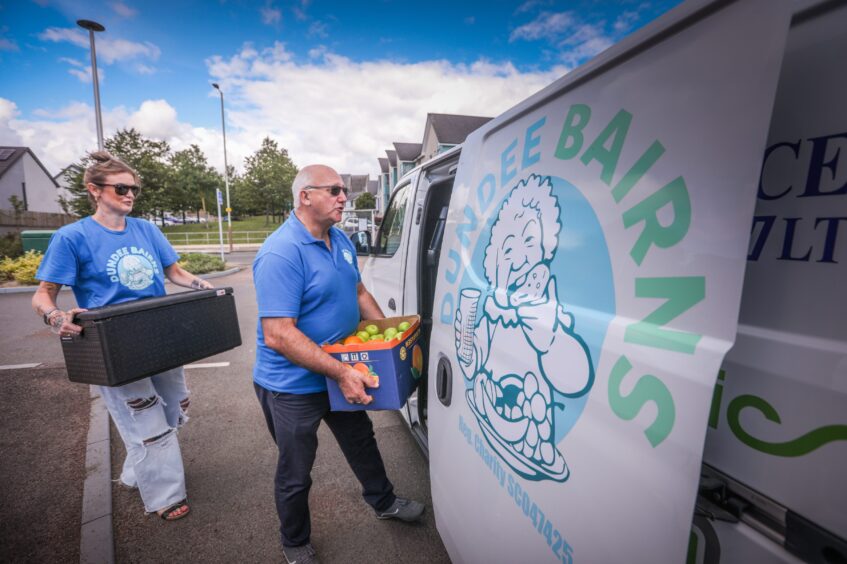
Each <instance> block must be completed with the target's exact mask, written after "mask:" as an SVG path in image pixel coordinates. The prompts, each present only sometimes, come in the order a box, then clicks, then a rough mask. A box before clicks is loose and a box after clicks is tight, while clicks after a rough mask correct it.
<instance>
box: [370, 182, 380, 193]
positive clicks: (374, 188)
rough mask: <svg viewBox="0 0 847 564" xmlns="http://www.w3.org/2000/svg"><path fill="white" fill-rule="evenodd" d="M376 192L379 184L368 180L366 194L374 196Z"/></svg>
mask: <svg viewBox="0 0 847 564" xmlns="http://www.w3.org/2000/svg"><path fill="white" fill-rule="evenodd" d="M377 190H379V182H377V181H376V180H370V179H368V192H370V193H371V194H374V195H375V194H376V192H377Z"/></svg>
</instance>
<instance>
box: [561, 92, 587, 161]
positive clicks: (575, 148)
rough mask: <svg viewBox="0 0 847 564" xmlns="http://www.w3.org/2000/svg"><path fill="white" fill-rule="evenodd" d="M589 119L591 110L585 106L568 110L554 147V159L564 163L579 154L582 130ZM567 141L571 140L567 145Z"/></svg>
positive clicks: (576, 105) (578, 105)
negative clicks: (557, 141)
mask: <svg viewBox="0 0 847 564" xmlns="http://www.w3.org/2000/svg"><path fill="white" fill-rule="evenodd" d="M589 119H591V108H589V107H588V106H586V105H585V104H574V105H572V106H571V109H570V110H568V116H567V117H566V118H565V123H564V124H563V125H562V134H561V135H560V136H559V143H558V144H557V145H556V153H555V155H556V158H557V159H562V160H563V161H566V160H568V159H572V158H574V157H575V156H577V154H579V151H580V149H582V142H583V137H582V130H583V129H584V128H585V125H586V124H587V123H588V120H589ZM568 140H572V142H571V143H570V145H568Z"/></svg>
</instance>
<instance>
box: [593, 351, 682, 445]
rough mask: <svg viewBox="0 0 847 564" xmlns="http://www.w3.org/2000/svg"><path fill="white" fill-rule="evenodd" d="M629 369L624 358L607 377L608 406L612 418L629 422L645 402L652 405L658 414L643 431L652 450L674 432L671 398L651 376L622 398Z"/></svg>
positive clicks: (674, 417) (673, 412) (629, 366)
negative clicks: (622, 388)
mask: <svg viewBox="0 0 847 564" xmlns="http://www.w3.org/2000/svg"><path fill="white" fill-rule="evenodd" d="M631 368H632V364H630V362H629V360H628V359H627V358H626V356H622V357H620V359H618V362H617V363H616V364H615V366H614V367H613V368H612V373H611V374H609V406H610V407H611V408H612V411H614V412H615V415H617V416H618V417H620V418H621V419H624V420H626V421H630V420H632V419H634V418H635V416H636V415H638V413H639V412H640V411H641V408H643V407H644V405H646V404H647V402H649V401H652V402H654V403H655V404H656V408H657V411H658V413H657V414H656V419H655V420H654V421H653V423H652V424H651V425H650V426H649V427H647V428H646V429H645V430H644V435H645V436H646V437H647V440H648V441H650V444H651V445H653V447H654V448H655V447H657V446H659V444H660V443H661V442H662V441H664V440H665V439H666V438H668V435H670V434H671V430H672V429H673V424H674V420H675V419H676V407H674V403H673V396H671V393H670V392H669V391H668V389H667V388H666V387H665V385H664V384H663V383H662V381H661V380H659V379H658V378H656V377H655V376H653V375H652V374H645V375H644V376H642V377H641V378H639V379H638V382H637V383H636V384H635V387H634V388H633V389H632V392H630V394H629V395H628V396H623V395H621V393H620V388H621V382H623V379H624V376H626V373H627V372H629V370H630V369H631Z"/></svg>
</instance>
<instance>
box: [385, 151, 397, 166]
mask: <svg viewBox="0 0 847 564" xmlns="http://www.w3.org/2000/svg"><path fill="white" fill-rule="evenodd" d="M385 154H386V155H388V164H390V165H391V166H397V151H392V150H391V149H386V150H385Z"/></svg>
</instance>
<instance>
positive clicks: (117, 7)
mask: <svg viewBox="0 0 847 564" xmlns="http://www.w3.org/2000/svg"><path fill="white" fill-rule="evenodd" d="M110 6H112V9H113V10H114V11H115V13H116V14H117V15H119V16H121V17H122V18H133V17H135V16H136V15H138V10H136V9H135V8H130V7H129V6H127V5H126V4H124V3H123V2H112V3H111V4H110Z"/></svg>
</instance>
